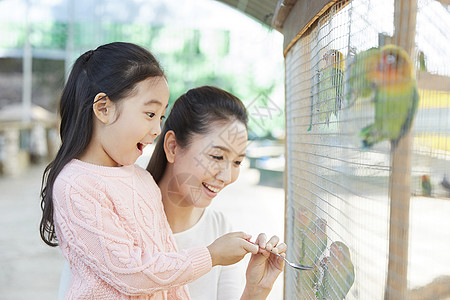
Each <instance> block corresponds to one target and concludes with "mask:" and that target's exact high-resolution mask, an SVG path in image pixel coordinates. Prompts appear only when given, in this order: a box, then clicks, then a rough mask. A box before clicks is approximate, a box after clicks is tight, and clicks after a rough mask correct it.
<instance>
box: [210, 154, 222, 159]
mask: <svg viewBox="0 0 450 300" xmlns="http://www.w3.org/2000/svg"><path fill="white" fill-rule="evenodd" d="M211 158H212V159H215V160H223V156H218V155H211Z"/></svg>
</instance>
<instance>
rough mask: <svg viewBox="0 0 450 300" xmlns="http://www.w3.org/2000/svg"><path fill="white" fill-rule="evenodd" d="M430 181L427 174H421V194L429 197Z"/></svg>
mask: <svg viewBox="0 0 450 300" xmlns="http://www.w3.org/2000/svg"><path fill="white" fill-rule="evenodd" d="M431 190H432V186H431V181H430V176H429V175H425V174H424V175H422V195H423V196H428V197H431Z"/></svg>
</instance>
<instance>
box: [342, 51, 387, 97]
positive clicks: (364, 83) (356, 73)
mask: <svg viewBox="0 0 450 300" xmlns="http://www.w3.org/2000/svg"><path fill="white" fill-rule="evenodd" d="M351 53H352V54H351V55H350V56H349V61H350V66H349V68H348V71H347V72H346V77H347V78H348V83H347V86H346V88H347V90H346V95H347V100H348V104H349V106H351V105H353V104H354V103H355V102H356V99H357V98H367V97H370V96H372V92H373V86H372V83H371V82H370V81H369V80H368V79H367V73H368V72H371V71H373V70H375V69H376V68H377V65H378V62H379V61H380V49H378V48H370V49H368V50H365V51H362V52H360V53H358V54H355V53H354V50H352V51H351Z"/></svg>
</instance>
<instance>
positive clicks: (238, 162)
mask: <svg viewBox="0 0 450 300" xmlns="http://www.w3.org/2000/svg"><path fill="white" fill-rule="evenodd" d="M234 164H235V165H236V166H240V165H241V164H242V161H239V160H237V161H235V162H234Z"/></svg>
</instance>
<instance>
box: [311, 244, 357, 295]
mask: <svg viewBox="0 0 450 300" xmlns="http://www.w3.org/2000/svg"><path fill="white" fill-rule="evenodd" d="M325 262H326V267H325V271H324V274H323V278H322V284H321V285H320V287H319V289H318V291H317V298H318V299H320V300H323V299H327V300H342V299H344V298H345V296H346V295H347V293H348V292H349V290H350V288H351V287H352V285H353V282H354V281H355V267H354V266H353V263H352V260H351V258H350V250H349V249H348V247H347V246H346V245H345V244H344V243H342V242H339V241H338V242H334V243H332V244H331V246H330V256H329V257H328V258H327V259H326V260H325Z"/></svg>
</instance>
